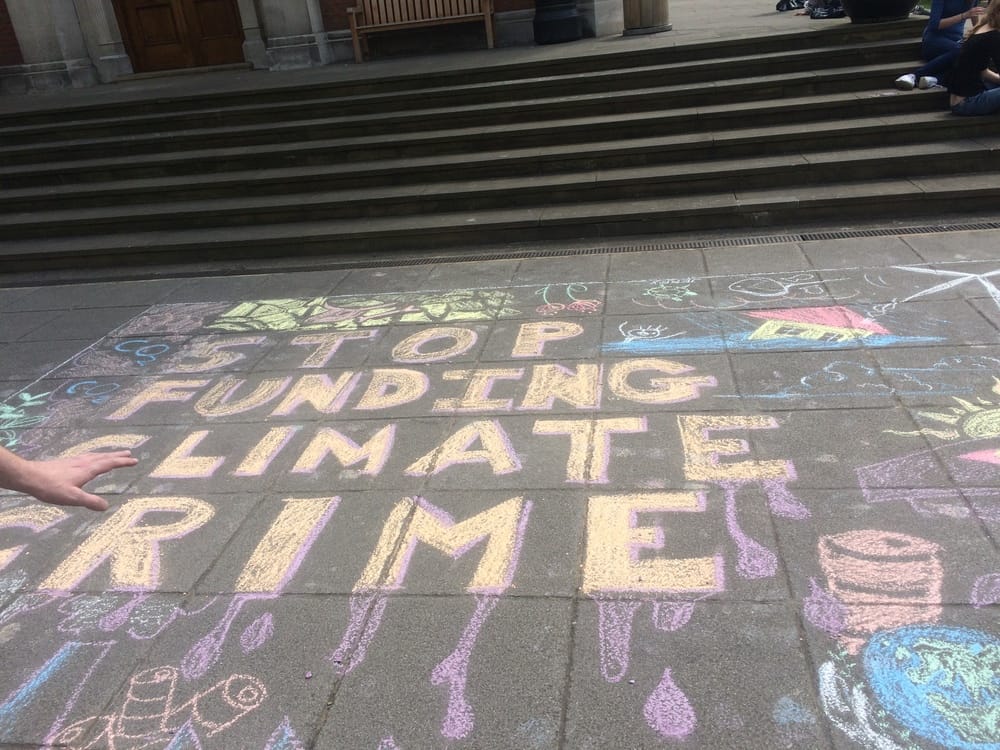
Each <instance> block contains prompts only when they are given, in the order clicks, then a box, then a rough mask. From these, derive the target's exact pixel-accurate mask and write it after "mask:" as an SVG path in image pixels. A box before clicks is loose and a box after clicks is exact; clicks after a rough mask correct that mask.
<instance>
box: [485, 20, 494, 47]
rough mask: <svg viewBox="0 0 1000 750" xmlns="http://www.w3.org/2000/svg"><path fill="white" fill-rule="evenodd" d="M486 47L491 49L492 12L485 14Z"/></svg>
mask: <svg viewBox="0 0 1000 750" xmlns="http://www.w3.org/2000/svg"><path fill="white" fill-rule="evenodd" d="M486 47H487V49H493V14H492V13H490V14H487V16H486Z"/></svg>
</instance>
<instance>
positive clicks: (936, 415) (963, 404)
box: [886, 377, 1000, 440]
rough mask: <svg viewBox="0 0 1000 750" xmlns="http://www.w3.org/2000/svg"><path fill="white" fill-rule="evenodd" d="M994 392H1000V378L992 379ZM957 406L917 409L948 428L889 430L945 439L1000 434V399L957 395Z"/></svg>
mask: <svg viewBox="0 0 1000 750" xmlns="http://www.w3.org/2000/svg"><path fill="white" fill-rule="evenodd" d="M992 390H993V393H996V394H997V395H1000V378H997V377H994V378H993V389H992ZM954 401H955V403H957V404H958V406H952V407H950V408H948V409H946V410H944V411H918V412H917V416H918V417H921V418H923V419H929V420H933V421H934V422H939V423H940V424H942V425H947V427H941V428H930V427H923V428H921V429H919V430H916V431H912V432H904V431H901V430H886V432H889V433H892V434H894V435H911V436H916V435H931V436H933V437H936V438H941V439H942V440H960V439H965V438H970V439H973V440H975V439H981V438H995V437H1000V402H997V401H990V400H988V399H985V398H976V403H973V402H971V401H967V400H965V399H963V398H955V399H954Z"/></svg>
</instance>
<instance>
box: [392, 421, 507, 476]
mask: <svg viewBox="0 0 1000 750" xmlns="http://www.w3.org/2000/svg"><path fill="white" fill-rule="evenodd" d="M477 440H478V441H479V442H480V444H481V445H482V446H483V448H482V450H469V446H471V445H472V444H473V443H474V442H476V441H477ZM473 463H488V464H489V465H490V467H491V468H492V469H493V473H494V474H495V475H497V476H499V475H501V474H511V473H513V472H515V471H520V469H521V461H520V459H518V457H517V454H516V453H514V449H513V448H512V447H511V444H510V438H509V437H508V436H507V433H506V432H505V431H504V429H503V427H501V426H500V423H499V422H496V421H492V420H491V421H486V420H482V421H477V422H473V423H472V424H468V425H466V426H465V427H462V428H461V429H460V430H458V432H456V433H455V434H454V435H452V436H451V437H449V438H448V439H447V440H445V441H444V443H442V444H441V445H440V446H439V447H438V448H436V449H434V450H433V451H431V452H430V453H428V454H427V455H425V456H423V457H421V458H419V459H417V460H416V461H415V462H413V463H412V464H411V465H410V467H409V468H408V469H407V470H406V474H407V475H408V476H413V477H419V476H427V475H433V474H437V473H438V472H441V471H443V470H444V469H447V468H448V467H450V466H454V465H455V464H473Z"/></svg>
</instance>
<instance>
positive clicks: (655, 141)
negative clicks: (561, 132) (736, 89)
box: [0, 95, 995, 212]
mask: <svg viewBox="0 0 1000 750" xmlns="http://www.w3.org/2000/svg"><path fill="white" fill-rule="evenodd" d="M915 96H921V95H915ZM994 131H995V128H994V127H993V126H992V123H991V121H989V120H988V119H984V118H965V119H957V118H953V117H952V116H951V115H949V114H947V113H945V112H939V111H933V112H925V113H919V114H905V113H904V114H896V115H886V116H881V117H871V118H853V119H850V120H832V121H820V122H816V123H812V124H810V126H809V127H803V126H802V125H801V124H800V123H780V124H777V125H772V126H768V127H759V128H756V129H753V130H751V131H747V130H745V129H743V128H734V129H732V130H721V129H720V130H707V129H705V130H702V131H701V132H698V133H696V134H690V135H688V134H681V135H672V136H661V137H655V136H648V137H643V138H634V139H630V140H619V141H613V140H608V141H597V142H591V143H580V144H570V143H567V144H561V145H558V146H553V147H550V148H547V149H539V148H535V147H528V148H523V149H505V150H503V151H488V150H483V151H480V152H477V153H471V154H456V155H445V156H425V157H415V158H405V159H381V160H372V161H367V162H363V161H356V162H346V161H345V162H341V163H336V164H320V165H313V166H308V165H306V166H297V167H279V168H273V169H257V170H253V169H249V170H246V171H232V172H221V173H207V174H203V175H190V174H182V175H180V176H169V177H149V178H140V179H130V180H122V181H117V182H114V181H113V182H100V183H77V184H64V185H47V186H43V187H33V188H22V189H19V190H7V191H4V192H3V194H2V195H3V200H2V201H0V212H2V211H10V212H14V211H16V212H30V211H43V210H57V209H60V208H65V207H66V206H67V205H73V206H75V207H79V208H85V207H101V206H109V205H116V204H119V205H135V204H150V203H168V202H171V201H185V200H188V201H190V200H212V199H218V198H224V197H226V196H231V195H239V196H244V197H267V196H274V195H279V196H280V195H297V194H303V193H309V192H323V191H333V190H342V191H351V190H362V189H373V188H374V189H377V188H382V187H386V186H412V185H425V184H434V183H439V182H448V181H452V182H454V181H459V180H477V181H483V180H488V179H509V178H516V177H522V176H523V177H527V176H535V175H558V174H563V173H569V172H582V171H596V170H614V169H626V168H641V167H649V166H656V165H664V166H671V165H672V166H675V167H678V166H683V165H685V164H688V165H690V164H704V165H706V168H709V169H712V168H714V167H713V164H714V163H715V162H718V161H719V160H727V159H728V160H733V159H739V158H754V157H759V156H765V155H781V154H792V155H798V154H803V155H818V156H822V155H824V154H830V153H837V152H838V151H841V150H843V149H848V148H866V147H869V148H874V149H878V148H882V147H883V145H882V144H885V143H886V134H887V133H890V134H891V137H892V141H893V142H896V143H902V144H909V143H913V144H923V145H926V146H928V147H931V146H934V145H935V144H942V143H944V144H946V143H947V142H949V141H950V140H953V139H956V138H966V139H968V138H979V139H983V138H984V137H988V136H990V135H992V134H993V133H994ZM205 158H206V159H209V158H211V157H210V156H209V155H206V157H205ZM215 158H216V160H218V159H219V157H218V156H217V155H216V157H215ZM93 168H94V169H100V168H102V165H101V164H100V163H95V164H94V165H93ZM54 173H55V174H58V173H59V170H58V169H55V170H54Z"/></svg>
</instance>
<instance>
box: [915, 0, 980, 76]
mask: <svg viewBox="0 0 1000 750" xmlns="http://www.w3.org/2000/svg"><path fill="white" fill-rule="evenodd" d="M974 3H975V0H932V2H931V14H930V17H929V18H928V19H927V25H926V26H925V27H924V33H923V37H922V38H921V43H920V56H921V57H922V58H923V59H924V64H923V65H921V66H920V67H919V68H917V69H916V70H915V71H913V72H912V73H905V74H903V75H901V76H900V77H899V78H897V79H896V88H898V89H900V90H901V91H909V90H910V89H912V88H913V87H914V86H916V87H917V88H921V89H930V88H934V87H935V86H937V85H938V79H939V78H940V77H942V76H943V75H944V74H946V73H947V72H948V71H949V70H951V67H952V65H954V63H955V58H956V57H957V56H958V50H959V48H960V47H961V45H962V35H963V33H964V31H965V22H966V21H967V20H969V19H972V20H973V21H976V20H978V19H979V18H980V17H981V16H982V15H983V13H984V12H985V8H980V7H979V6H978V5H975V4H974Z"/></svg>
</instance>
